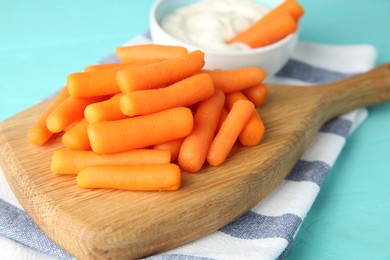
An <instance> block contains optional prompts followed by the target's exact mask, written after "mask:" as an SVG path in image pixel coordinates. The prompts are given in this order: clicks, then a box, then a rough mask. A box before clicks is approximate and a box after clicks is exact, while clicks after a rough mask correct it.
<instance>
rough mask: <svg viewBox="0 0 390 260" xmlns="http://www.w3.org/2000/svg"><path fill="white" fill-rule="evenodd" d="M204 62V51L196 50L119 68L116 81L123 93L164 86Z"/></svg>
mask: <svg viewBox="0 0 390 260" xmlns="http://www.w3.org/2000/svg"><path fill="white" fill-rule="evenodd" d="M204 63H205V61H204V53H203V52H202V51H199V50H196V51H193V52H190V53H187V54H184V55H181V56H179V57H177V58H172V59H168V60H163V61H160V62H156V63H153V64H148V65H145V66H140V67H137V68H132V69H126V70H121V71H120V72H118V74H117V82H118V84H119V87H120V89H121V91H122V92H123V93H129V92H131V91H134V90H141V89H152V88H160V87H165V86H167V85H170V84H173V83H175V82H177V81H179V80H182V79H185V78H187V77H189V76H191V75H193V74H195V73H197V72H199V71H200V70H201V69H202V67H203V66H204Z"/></svg>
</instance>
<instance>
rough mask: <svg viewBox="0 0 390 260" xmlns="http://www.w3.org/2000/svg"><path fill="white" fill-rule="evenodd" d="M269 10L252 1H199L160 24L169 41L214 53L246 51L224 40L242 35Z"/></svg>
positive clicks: (171, 15) (174, 13)
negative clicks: (171, 39)
mask: <svg viewBox="0 0 390 260" xmlns="http://www.w3.org/2000/svg"><path fill="white" fill-rule="evenodd" d="M268 11H269V9H267V8H266V7H264V6H263V5H261V4H260V3H258V2H254V1H252V0H201V1H199V2H198V3H195V4H193V5H190V6H187V7H183V8H180V9H177V10H176V11H174V12H172V13H170V14H168V15H167V16H166V17H164V18H163V19H162V21H161V26H162V27H163V29H164V30H165V31H166V32H168V33H169V34H170V35H172V36H173V37H175V38H177V39H180V40H182V41H185V42H187V43H190V44H192V45H195V46H198V47H203V48H206V49H209V50H214V51H226V50H240V49H248V48H249V47H248V46H244V45H235V44H234V45H228V44H226V43H225V41H226V40H228V39H230V38H232V37H233V36H235V35H237V34H238V33H239V32H242V31H244V30H245V29H246V28H248V27H249V26H250V25H251V24H253V23H255V22H256V21H257V20H259V19H260V18H261V17H263V16H264V15H265V14H266V13H267V12H268Z"/></svg>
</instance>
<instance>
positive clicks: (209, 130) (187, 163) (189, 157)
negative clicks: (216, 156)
mask: <svg viewBox="0 0 390 260" xmlns="http://www.w3.org/2000/svg"><path fill="white" fill-rule="evenodd" d="M224 103H225V94H224V93H223V92H222V91H221V90H218V89H217V90H215V92H214V94H213V95H212V96H211V97H210V98H208V99H206V100H203V101H202V102H200V104H199V105H198V108H197V109H196V112H195V116H194V128H193V130H192V132H191V133H190V134H189V135H188V136H187V137H185V138H184V141H183V144H182V145H181V148H180V152H179V158H178V160H179V166H180V167H181V168H182V169H183V170H185V171H187V172H190V173H195V172H198V171H199V170H200V169H201V168H202V166H203V164H204V162H205V161H206V156H207V152H208V150H209V147H210V143H211V141H212V140H213V138H214V135H215V132H216V129H217V126H218V123H219V119H220V117H221V111H222V109H223V106H224Z"/></svg>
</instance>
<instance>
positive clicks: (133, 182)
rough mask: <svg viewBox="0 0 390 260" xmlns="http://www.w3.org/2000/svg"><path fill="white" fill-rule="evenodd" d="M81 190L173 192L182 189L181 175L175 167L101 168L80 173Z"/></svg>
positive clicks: (176, 166) (89, 168) (97, 167)
mask: <svg viewBox="0 0 390 260" xmlns="http://www.w3.org/2000/svg"><path fill="white" fill-rule="evenodd" d="M76 181H77V184H78V185H79V186H80V187H82V188H89V189H96V188H103V189H118V190H132V191H173V190H178V189H179V188H180V185H181V171H180V167H179V166H178V165H176V164H171V163H166V164H154V165H115V166H113V165H101V166H91V167H88V168H85V169H83V170H81V171H80V173H79V174H78V175H77V177H76Z"/></svg>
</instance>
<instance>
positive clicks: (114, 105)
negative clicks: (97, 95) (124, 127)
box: [84, 93, 127, 123]
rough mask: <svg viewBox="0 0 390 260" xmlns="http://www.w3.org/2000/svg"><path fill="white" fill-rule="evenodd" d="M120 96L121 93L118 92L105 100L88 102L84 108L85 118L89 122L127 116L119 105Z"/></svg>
mask: <svg viewBox="0 0 390 260" xmlns="http://www.w3.org/2000/svg"><path fill="white" fill-rule="evenodd" d="M122 96H123V94H122V93H118V94H116V95H114V96H112V97H111V98H109V99H107V100H103V101H101V102H96V103H92V104H89V105H88V106H87V107H86V108H85V110H84V116H85V118H86V119H87V121H88V122H89V123H95V122H99V121H112V120H119V119H124V118H127V116H126V115H124V114H123V113H122V111H121V109H120V106H119V104H120V103H119V102H120V99H121V97H122Z"/></svg>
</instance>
